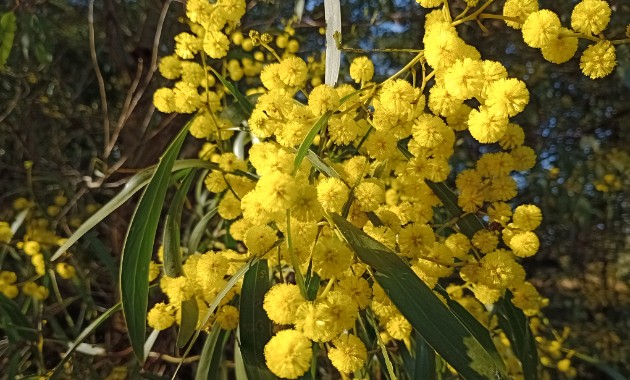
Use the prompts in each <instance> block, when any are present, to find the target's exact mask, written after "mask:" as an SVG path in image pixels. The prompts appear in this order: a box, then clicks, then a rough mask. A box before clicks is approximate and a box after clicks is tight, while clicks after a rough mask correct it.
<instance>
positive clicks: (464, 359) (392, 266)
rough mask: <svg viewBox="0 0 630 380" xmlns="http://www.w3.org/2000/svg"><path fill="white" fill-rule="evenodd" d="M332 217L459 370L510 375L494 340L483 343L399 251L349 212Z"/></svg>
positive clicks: (475, 375) (477, 375) (467, 374)
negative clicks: (349, 216)
mask: <svg viewBox="0 0 630 380" xmlns="http://www.w3.org/2000/svg"><path fill="white" fill-rule="evenodd" d="M332 217H333V220H334V222H335V225H336V226H337V228H339V230H340V232H341V233H342V235H343V236H344V238H345V239H346V241H347V242H348V244H349V245H350V246H351V247H352V249H353V250H354V252H355V253H356V254H357V256H359V258H360V259H361V261H363V262H364V263H366V264H368V265H370V267H372V268H374V271H375V272H374V279H375V280H376V281H377V282H378V283H379V285H381V287H383V289H384V290H385V292H386V293H387V295H388V296H389V297H390V298H391V300H392V302H394V304H395V305H396V306H397V307H398V309H399V310H400V311H401V313H402V314H403V315H404V316H405V318H407V319H408V320H409V322H410V323H411V325H412V326H413V327H414V329H415V330H416V331H418V333H419V334H420V335H421V336H422V338H423V339H425V340H426V341H427V343H428V344H429V345H431V347H432V348H433V349H434V350H435V351H436V352H437V353H438V354H439V355H440V356H442V357H443V358H444V359H445V360H446V361H447V362H448V363H450V364H451V365H452V366H453V367H454V368H455V369H456V370H457V371H458V373H459V374H460V375H462V376H463V377H464V378H466V379H487V378H494V377H497V376H498V377H499V378H507V375H506V374H505V372H504V371H505V364H503V362H502V360H501V358H500V357H499V355H498V353H497V352H496V348H495V347H494V345H493V344H492V345H491V346H489V345H487V344H486V345H485V346H484V345H483V344H482V343H480V342H479V340H478V339H477V337H476V336H475V335H474V334H473V333H471V332H470V331H469V330H468V329H467V327H466V326H465V325H464V324H462V322H460V320H459V319H457V317H455V315H454V314H453V313H452V312H451V311H450V310H449V309H448V308H447V307H446V306H445V305H444V304H443V303H442V301H441V300H440V299H439V298H438V297H437V296H436V295H435V294H433V292H432V291H431V289H429V288H428V287H427V286H426V284H425V283H424V282H422V281H421V280H420V279H419V278H418V277H417V276H416V275H415V274H414V273H413V271H412V270H411V269H410V268H409V267H408V266H407V265H405V263H404V262H403V261H402V260H401V259H400V258H398V257H397V256H396V254H395V253H394V252H392V251H391V250H389V249H388V248H387V247H385V246H384V245H382V244H381V243H379V242H377V241H376V240H374V239H372V238H370V237H369V236H367V235H366V234H365V233H364V232H362V231H361V230H359V229H357V228H356V227H354V226H353V225H352V224H350V223H349V222H348V221H346V220H345V218H343V217H341V216H339V215H333V216H332ZM486 342H487V340H486ZM490 343H491V341H490Z"/></svg>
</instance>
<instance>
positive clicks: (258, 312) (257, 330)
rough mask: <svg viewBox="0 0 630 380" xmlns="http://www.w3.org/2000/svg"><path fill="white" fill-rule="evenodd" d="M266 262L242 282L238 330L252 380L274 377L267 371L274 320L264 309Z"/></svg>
mask: <svg viewBox="0 0 630 380" xmlns="http://www.w3.org/2000/svg"><path fill="white" fill-rule="evenodd" d="M270 286H271V284H270V282H269V266H268V265H267V260H260V261H258V262H257V263H256V264H255V265H252V266H251V267H250V268H249V270H248V271H247V273H246V274H245V278H244V279H243V287H242V289H241V300H240V311H241V312H240V319H239V329H240V333H241V334H240V338H241V346H240V349H241V355H242V356H243V361H244V363H245V370H246V371H247V376H248V378H249V379H250V380H254V379H270V378H275V376H273V374H272V373H271V372H269V370H268V369H267V365H266V364H265V356H264V354H263V350H264V348H265V344H267V342H268V341H269V339H271V336H272V330H271V321H270V320H269V317H267V313H266V312H265V310H264V309H263V308H262V302H261V300H262V299H263V298H264V297H265V294H266V293H267V291H268V290H269V288H270Z"/></svg>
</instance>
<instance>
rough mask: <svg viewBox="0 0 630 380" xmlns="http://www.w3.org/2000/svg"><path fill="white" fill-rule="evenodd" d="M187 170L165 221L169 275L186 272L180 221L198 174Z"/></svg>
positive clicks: (166, 259)
mask: <svg viewBox="0 0 630 380" xmlns="http://www.w3.org/2000/svg"><path fill="white" fill-rule="evenodd" d="M186 171H187V174H186V177H184V179H183V181H182V184H181V186H180V187H179V189H177V192H176V193H175V197H174V198H173V201H172V202H171V205H170V206H169V208H168V213H167V214H166V222H165V223H164V238H163V240H162V244H164V273H166V275H167V276H169V277H179V276H181V275H182V274H183V272H184V271H183V268H182V253H181V247H180V222H181V219H182V210H183V208H184V202H186V195H187V194H188V190H189V189H190V185H191V184H192V181H193V179H194V178H195V174H196V171H195V170H193V169H186Z"/></svg>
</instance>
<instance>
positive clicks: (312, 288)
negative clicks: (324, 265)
mask: <svg viewBox="0 0 630 380" xmlns="http://www.w3.org/2000/svg"><path fill="white" fill-rule="evenodd" d="M319 284H320V278H319V275H318V274H317V273H313V274H312V275H311V272H310V269H309V275H307V276H306V280H305V286H306V299H307V300H309V301H313V300H315V297H317V291H319Z"/></svg>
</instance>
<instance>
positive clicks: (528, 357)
mask: <svg viewBox="0 0 630 380" xmlns="http://www.w3.org/2000/svg"><path fill="white" fill-rule="evenodd" d="M506 293H507V294H506V295H505V296H504V297H502V298H501V299H500V300H499V302H498V303H497V314H498V315H499V326H500V327H501V330H503V331H504V332H505V335H507V337H508V339H509V341H510V345H511V347H512V350H513V351H514V354H515V355H516V357H517V358H519V360H520V361H521V364H522V367H523V378H524V379H525V380H535V379H537V378H538V352H537V351H536V340H535V339H534V335H533V334H532V331H531V330H530V328H529V322H528V321H527V317H526V316H525V314H524V313H523V311H522V310H520V309H518V308H516V307H514V305H512V301H511V298H512V294H511V293H510V292H509V291H508V292H506Z"/></svg>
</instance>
